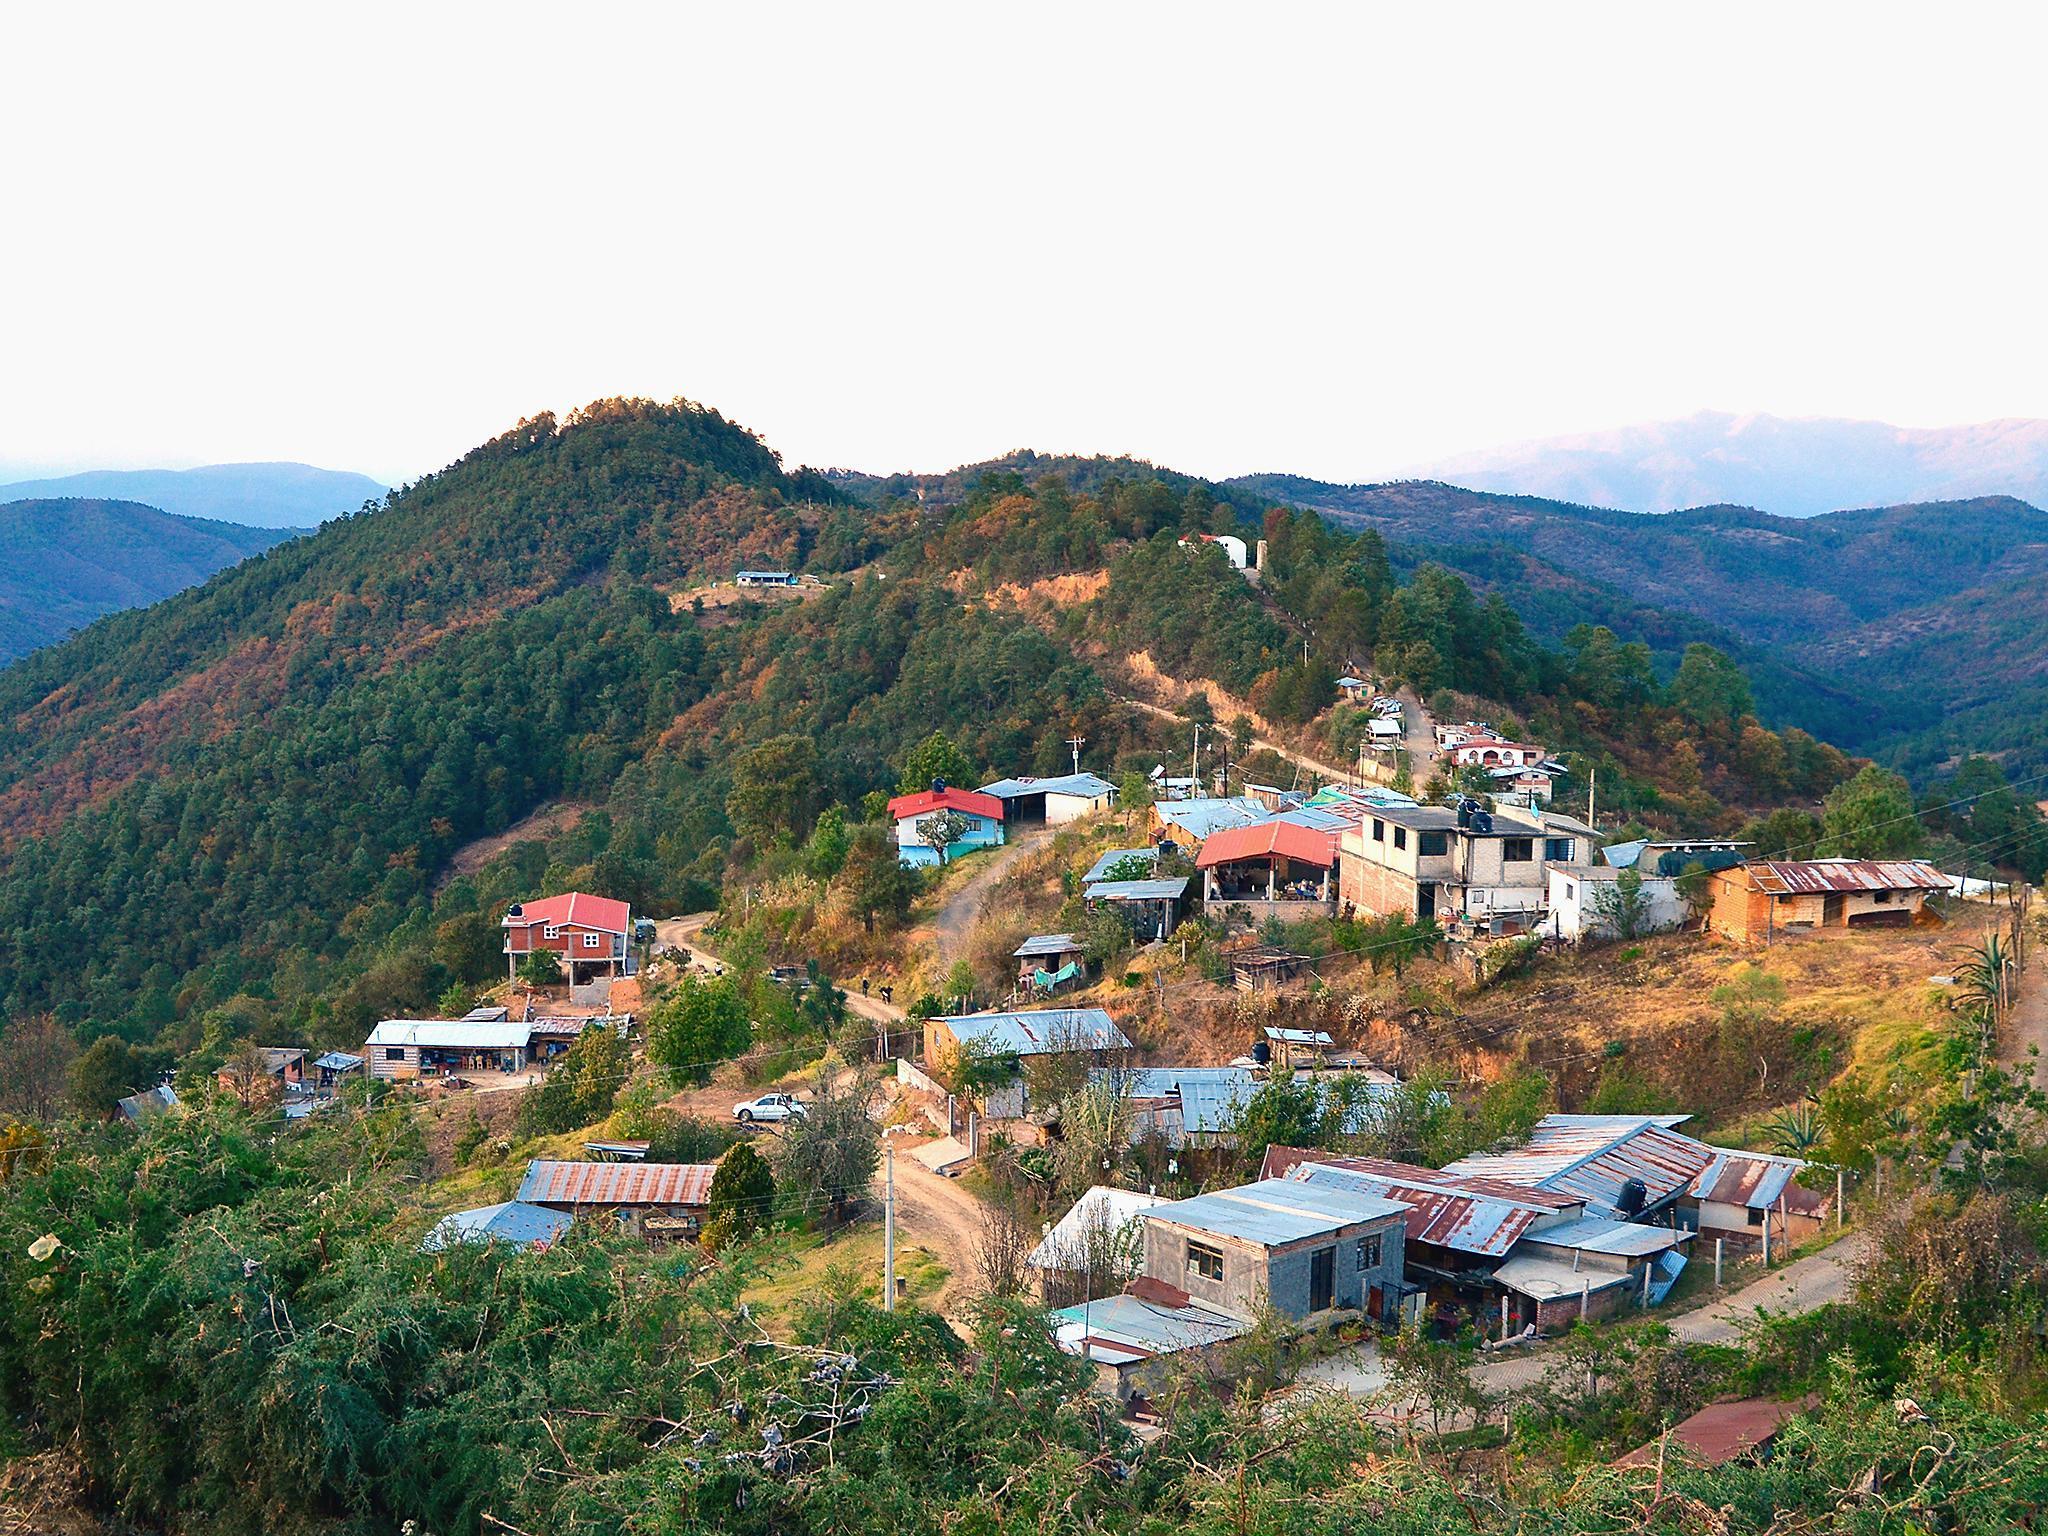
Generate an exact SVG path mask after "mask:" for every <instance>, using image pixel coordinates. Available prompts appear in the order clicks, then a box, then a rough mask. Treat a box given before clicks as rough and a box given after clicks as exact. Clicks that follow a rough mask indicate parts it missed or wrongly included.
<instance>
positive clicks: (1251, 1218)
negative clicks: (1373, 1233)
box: [1145, 1179, 1408, 1248]
mask: <svg viewBox="0 0 2048 1536" xmlns="http://www.w3.org/2000/svg"><path fill="white" fill-rule="evenodd" d="M1407 1212H1408V1207H1407V1205H1406V1203H1405V1202H1403V1201H1400V1200H1388V1199H1385V1198H1383V1197H1382V1196H1379V1195H1368V1194H1364V1193H1362V1192H1360V1191H1357V1190H1351V1189H1336V1188H1332V1187H1330V1186H1328V1185H1320V1184H1303V1183H1299V1182H1297V1181H1296V1180H1293V1179H1261V1180H1259V1181H1258V1182H1257V1183H1256V1184H1245V1185H1241V1186H1239V1187H1238V1188H1236V1189H1219V1190H1214V1191H1212V1192H1210V1193H1209V1194H1206V1195H1196V1196H1195V1197H1194V1198H1193V1199H1192V1200H1176V1201H1174V1202H1173V1203H1172V1204H1170V1205H1158V1206H1154V1207H1153V1208H1152V1209H1151V1210H1149V1211H1147V1212H1146V1213H1145V1219H1146V1220H1147V1221H1170V1222H1173V1223H1174V1224H1175V1225H1177V1226H1183V1227H1192V1228H1194V1230H1196V1231H1197V1232H1212V1233H1214V1234H1216V1235H1217V1236H1218V1237H1231V1238H1236V1239H1238V1240H1239V1241H1241V1242H1247V1243H1255V1244H1257V1245H1258V1246H1259V1247H1262V1248H1278V1247H1283V1246H1285V1245H1286V1244H1288V1243H1297V1242H1301V1241H1302V1240H1304V1239H1306V1238H1311V1237H1322V1236H1325V1235H1327V1234H1329V1233H1334V1232H1341V1231H1342V1230H1343V1229H1344V1228H1346V1227H1355V1226H1358V1225H1360V1224H1361V1223H1365V1222H1375V1221H1392V1220H1395V1219H1397V1218H1400V1217H1404V1216H1406V1215H1407Z"/></svg>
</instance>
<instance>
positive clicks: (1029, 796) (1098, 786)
mask: <svg viewBox="0 0 2048 1536" xmlns="http://www.w3.org/2000/svg"><path fill="white" fill-rule="evenodd" d="M977 793H979V794H984V795H992V796H993V797H995V798H996V799H997V800H1000V801H1002V803H1003V824H1004V825H1005V826H1008V827H1030V826H1037V825H1039V824H1040V823H1043V824H1044V825H1046V826H1051V827H1056V826H1059V825H1061V824H1062V823H1063V822H1069V821H1078V820H1079V819H1080V818H1081V817H1083V816H1087V815H1089V814H1091V813H1093V812H1095V811H1106V810H1108V809H1109V808H1110V807H1111V806H1113V805H1115V804H1116V786H1115V785H1114V784H1112V783H1110V782H1109V780H1107V779H1104V778H1099V777H1097V776H1096V775H1095V774H1092V773H1063V774H1061V775H1060V776H1059V777H1057V778H1050V779H1038V778H1032V777H1030V776H1028V775H1027V776H1025V777H1023V778H1016V779H997V780H996V781H995V783H993V784H984V785H982V786H981V788H980V790H979V791H977Z"/></svg>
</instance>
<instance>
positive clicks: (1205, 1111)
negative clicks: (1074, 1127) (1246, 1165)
mask: <svg viewBox="0 0 2048 1536" xmlns="http://www.w3.org/2000/svg"><path fill="white" fill-rule="evenodd" d="M1121 1075H1122V1078H1123V1081H1124V1082H1126V1083H1127V1084H1128V1085H1129V1089H1130V1095H1131V1097H1132V1098H1133V1099H1166V1098H1172V1097H1175V1096H1178V1097H1179V1099H1180V1114H1181V1130H1182V1131H1183V1132H1185V1133H1186V1134H1188V1135H1191V1136H1193V1135H1222V1134H1226V1133H1228V1132H1229V1131H1230V1130H1232V1129H1233V1128H1234V1127H1235V1126H1236V1125H1237V1117H1238V1115H1239V1114H1241V1113H1242V1112H1243V1110H1244V1106H1245V1105H1247V1104H1249V1103H1250V1102H1251V1098H1252V1095H1253V1094H1255V1093H1257V1092H1258V1091H1259V1087H1260V1084H1259V1081H1258V1079H1256V1078H1254V1077H1253V1076H1252V1072H1251V1069H1250V1068H1249V1067H1138V1068H1136V1069H1134V1070H1132V1071H1130V1072H1127V1073H1123V1074H1121ZM1096 1076H1098V1077H1103V1078H1106V1077H1108V1076H1109V1073H1107V1072H1101V1073H1097V1074H1096Z"/></svg>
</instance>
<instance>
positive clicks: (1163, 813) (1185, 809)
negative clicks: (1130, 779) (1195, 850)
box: [1152, 795, 1267, 837]
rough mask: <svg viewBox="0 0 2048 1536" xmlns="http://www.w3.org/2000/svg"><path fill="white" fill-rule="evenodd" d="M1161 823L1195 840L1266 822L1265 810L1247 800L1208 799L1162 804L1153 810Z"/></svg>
mask: <svg viewBox="0 0 2048 1536" xmlns="http://www.w3.org/2000/svg"><path fill="white" fill-rule="evenodd" d="M1152 809H1153V810H1155V811H1157V812H1158V813H1159V819H1160V820H1161V821H1163V822H1165V823H1167V824H1168V825H1169V826H1175V827H1179V828H1180V829H1181V830H1182V831H1183V832H1186V833H1188V834H1189V835H1190V836H1193V837H1207V836H1209V835H1210V834H1211V833H1212V832H1220V831H1222V830H1223V829H1224V828H1225V827H1248V826H1250V825H1251V824H1252V823H1253V822H1255V821H1264V820H1265V819H1266V815H1267V812H1266V808H1265V806H1263V805H1261V804H1260V803H1259V802H1258V801H1256V800H1253V799H1251V798H1249V797H1248V796H1244V795H1238V796H1233V797H1232V798H1230V799H1228V800H1225V799H1219V798H1217V797H1215V796H1205V797H1203V798H1201V799H1198V800H1161V801H1160V802H1159V803H1158V804H1157V805H1155V806H1153V807H1152Z"/></svg>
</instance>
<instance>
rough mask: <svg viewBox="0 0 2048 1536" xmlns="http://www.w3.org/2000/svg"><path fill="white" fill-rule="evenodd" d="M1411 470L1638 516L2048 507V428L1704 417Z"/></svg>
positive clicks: (2037, 424) (1513, 447) (1512, 447)
mask: <svg viewBox="0 0 2048 1536" xmlns="http://www.w3.org/2000/svg"><path fill="white" fill-rule="evenodd" d="M1413 473H1414V475H1415V476H1416V477H1417V478H1419V479H1427V480H1440V481H1448V482H1450V483H1451V484H1454V485H1465V486H1470V487H1472V488H1473V489H1474V490H1482V491H1499V492H1505V493H1509V494H1518V495H1526V496H1544V497H1548V498H1550V499H1551V500H1554V501H1566V502H1577V503H1580V504H1581V505H1584V506H1592V507H1626V508H1629V509H1631V510H1634V511H1638V512H1671V511H1675V510H1677V509H1679V508H1681V507H1701V506H1720V505H1733V506H1744V507H1760V508H1762V509H1763V510H1765V511H1767V512H1776V513H1778V514H1780V515H1781V516H1785V517H1812V516H1814V515H1816V514H1818V513H1822V512H1832V511H1834V510H1836V509H1837V508H1841V507H1882V506H1896V505H1903V504H1907V503H1916V502H1927V501H1960V500H1970V499H1973V498H1977V497H1984V496H2015V497H2018V498H2019V499H2021V500H2022V501H2029V502H2032V503H2034V504H2035V505H2037V506H2048V421H2028V420H2009V421H1986V422H1979V423H1976V424H1975V425H1972V426H1961V427H1894V426H1888V425H1886V424H1885V423H1884V422H1880V421H1845V420H1838V419H1833V418H1828V417H1800V418H1796V419H1787V418H1785V417H1782V416H1736V415H1730V414H1728V413H1727V412H1722V411H1701V412H1700V413H1699V414H1698V415H1695V416H1688V417H1686V418H1685V419H1684V420H1682V421H1658V422H1647V423H1643V424H1641V425H1637V426H1628V427H1617V428H1615V429H1614V430H1612V431H1608V432H1592V433H1587V434H1585V435H1583V436H1576V437H1553V438H1546V439H1542V440H1540V441H1537V442H1528V443H1514V444H1509V445H1507V446H1505V447H1500V448H1489V449H1483V450H1480V451H1477V452H1473V453H1465V454H1458V455H1455V456H1453V457H1450V458H1445V459H1438V460H1435V461H1433V462H1431V463H1428V464H1424V465H1421V466H1418V467H1417V468H1416V469H1415V470H1414V471H1413Z"/></svg>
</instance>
